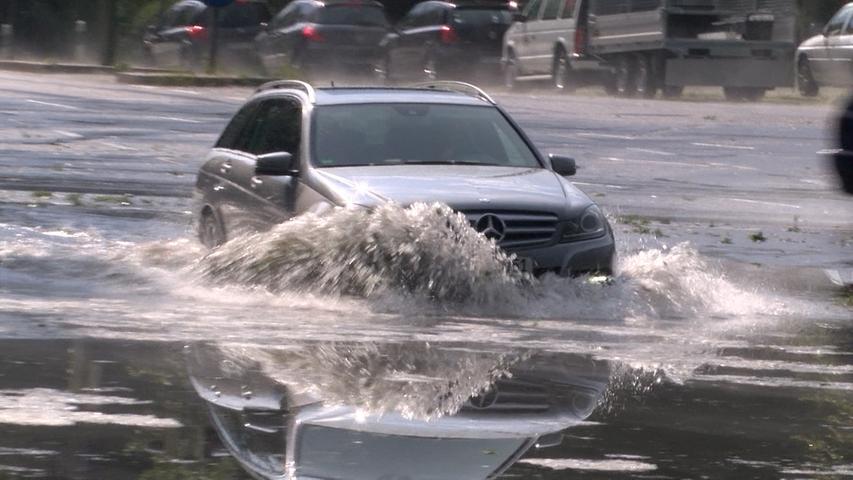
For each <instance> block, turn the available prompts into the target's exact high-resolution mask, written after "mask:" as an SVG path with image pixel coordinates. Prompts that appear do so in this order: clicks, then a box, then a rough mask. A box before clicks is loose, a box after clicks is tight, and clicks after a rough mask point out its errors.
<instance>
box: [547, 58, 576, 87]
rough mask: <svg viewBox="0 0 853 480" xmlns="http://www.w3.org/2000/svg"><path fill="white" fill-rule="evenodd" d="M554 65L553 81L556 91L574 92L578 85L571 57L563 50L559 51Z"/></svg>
mask: <svg viewBox="0 0 853 480" xmlns="http://www.w3.org/2000/svg"><path fill="white" fill-rule="evenodd" d="M553 63H554V65H553V67H552V69H551V80H552V81H553V83H554V90H556V91H558V92H560V93H569V92H573V91H574V90H575V88H576V87H577V85H576V84H575V82H574V75H573V73H572V64H571V63H569V56H568V55H566V52H565V50H563V49H562V48H560V49H558V50H557V53H556V54H555V55H554V62H553Z"/></svg>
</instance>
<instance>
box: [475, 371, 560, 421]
mask: <svg viewBox="0 0 853 480" xmlns="http://www.w3.org/2000/svg"><path fill="white" fill-rule="evenodd" d="M550 408H551V399H550V397H549V395H548V392H547V390H546V389H545V387H543V386H542V385H541V384H536V383H532V382H525V381H521V380H510V379H501V380H498V381H497V382H495V385H494V387H493V388H492V390H490V391H489V392H486V393H484V394H482V395H479V396H477V397H473V398H471V399H470V400H469V401H468V402H466V403H465V405H464V406H463V407H462V409H463V410H468V411H489V412H495V411H502V412H513V413H540V412H547V411H548V410H549V409H550Z"/></svg>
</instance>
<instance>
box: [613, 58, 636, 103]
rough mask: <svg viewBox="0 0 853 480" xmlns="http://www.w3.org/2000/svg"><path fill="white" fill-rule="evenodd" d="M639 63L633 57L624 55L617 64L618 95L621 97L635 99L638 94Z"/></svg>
mask: <svg viewBox="0 0 853 480" xmlns="http://www.w3.org/2000/svg"><path fill="white" fill-rule="evenodd" d="M636 75H637V63H636V62H635V61H634V57H633V56H631V55H622V56H620V57H619V59H618V60H617V62H616V93H617V94H618V95H619V96H620V97H627V98H630V97H633V96H634V95H635V94H636V93H637V90H636V88H637V82H636Z"/></svg>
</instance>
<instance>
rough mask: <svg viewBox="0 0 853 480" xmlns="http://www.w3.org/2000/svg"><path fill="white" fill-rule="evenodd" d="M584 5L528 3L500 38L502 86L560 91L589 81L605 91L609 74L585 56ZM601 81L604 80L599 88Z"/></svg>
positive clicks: (566, 0)
mask: <svg viewBox="0 0 853 480" xmlns="http://www.w3.org/2000/svg"><path fill="white" fill-rule="evenodd" d="M588 3H589V2H586V1H583V0H530V1H529V2H528V3H527V5H526V6H525V7H524V9H523V10H522V12H521V13H520V14H518V15H516V17H515V23H513V25H512V26H511V27H510V28H509V30H507V32H506V34H505V35H504V44H503V57H502V64H503V68H504V70H503V71H504V84H505V85H506V86H507V87H508V88H512V87H514V86H516V84H517V82H518V81H524V80H551V82H553V85H554V87H555V88H556V89H558V90H562V91H566V90H571V89H573V88H574V87H577V86H579V85H582V84H584V83H587V82H588V81H589V80H595V81H596V83H604V85H605V86H609V85H610V83H611V82H610V81H609V78H610V75H609V73H610V70H609V68H608V67H607V66H606V65H605V64H604V63H602V62H601V61H599V60H598V59H596V58H594V57H591V56H589V55H588V54H587V44H588V30H587V20H588ZM602 79H603V80H604V81H603V82H602Z"/></svg>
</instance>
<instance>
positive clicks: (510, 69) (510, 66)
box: [503, 54, 518, 90]
mask: <svg viewBox="0 0 853 480" xmlns="http://www.w3.org/2000/svg"><path fill="white" fill-rule="evenodd" d="M503 69H504V72H503V73H504V75H503V76H504V87H506V88H507V89H509V90H513V89H516V88H518V61H517V60H516V59H515V55H513V54H510V55H509V57H508V58H507V61H506V63H505V64H504V66H503Z"/></svg>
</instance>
